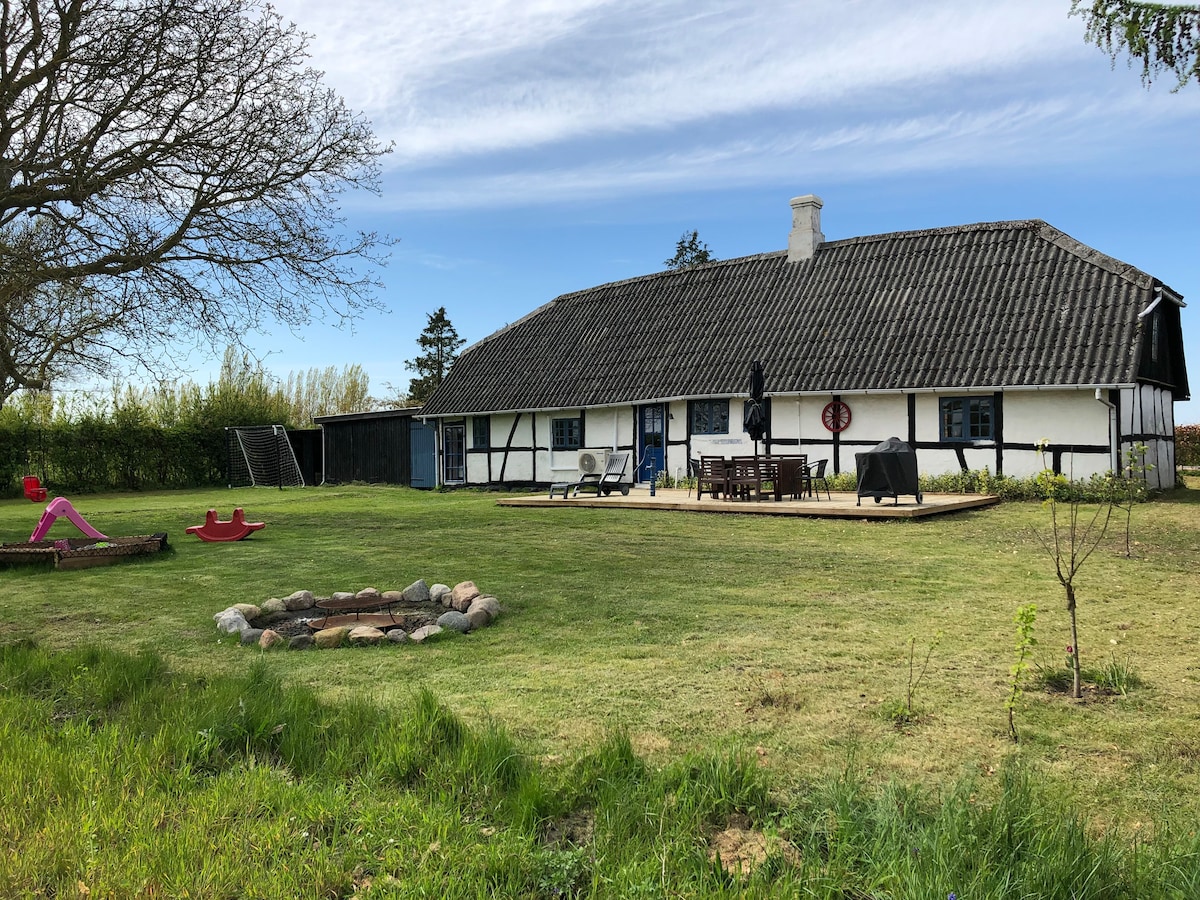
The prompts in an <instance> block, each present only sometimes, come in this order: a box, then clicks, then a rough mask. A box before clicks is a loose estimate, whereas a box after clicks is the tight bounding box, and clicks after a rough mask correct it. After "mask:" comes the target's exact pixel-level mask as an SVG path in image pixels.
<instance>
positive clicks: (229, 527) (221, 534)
mask: <svg viewBox="0 0 1200 900" xmlns="http://www.w3.org/2000/svg"><path fill="white" fill-rule="evenodd" d="M266 527H267V523H266V522H247V521H246V513H245V512H244V511H243V510H242V508H241V507H240V506H239V507H238V508H237V509H235V510H234V511H233V518H232V519H230V520H229V521H228V522H222V521H221V520H220V519H218V518H217V511H216V510H215V509H210V510H209V511H208V512H207V513H206V514H205V516H204V524H203V525H192V526H190V527H189V528H187V529H185V531H186V532H187V533H188V534H194V535H195V536H196V537H198V538H200V540H202V541H240V540H241V539H242V538H244V537H246V536H248V535H249V534H250V532H252V531H258V530H259V529H260V528H266Z"/></svg>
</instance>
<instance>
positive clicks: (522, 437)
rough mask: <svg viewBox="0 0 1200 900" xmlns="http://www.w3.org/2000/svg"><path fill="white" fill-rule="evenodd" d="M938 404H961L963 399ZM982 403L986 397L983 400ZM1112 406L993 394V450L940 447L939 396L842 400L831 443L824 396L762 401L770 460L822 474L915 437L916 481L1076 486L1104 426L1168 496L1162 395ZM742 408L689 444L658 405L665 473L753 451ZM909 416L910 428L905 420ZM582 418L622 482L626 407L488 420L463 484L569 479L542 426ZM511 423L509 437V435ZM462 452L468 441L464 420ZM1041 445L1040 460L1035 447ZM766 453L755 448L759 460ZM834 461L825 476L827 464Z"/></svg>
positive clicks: (1105, 442)
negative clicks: (790, 461)
mask: <svg viewBox="0 0 1200 900" xmlns="http://www.w3.org/2000/svg"><path fill="white" fill-rule="evenodd" d="M946 396H955V397H960V396H970V392H965V391H964V392H954V393H953V394H950V393H947V394H946ZM986 396H992V394H991V393H990V392H989V393H988V394H986ZM1110 396H1112V397H1116V409H1115V410H1114V409H1112V408H1111V407H1110V406H1108V405H1106V404H1105V403H1104V402H1101V401H1100V400H1097V399H1096V396H1095V391H1094V390H1083V389H1081V390H1045V391H1030V390H1023V391H1007V392H1004V393H1003V395H1002V397H1001V407H1000V409H1001V415H1000V419H999V422H998V423H997V424H998V426H999V427H1000V428H1001V436H1002V441H1003V446H1002V447H1001V448H1000V449H999V450H998V449H997V445H996V443H995V441H990V440H989V441H977V442H963V443H961V444H959V443H948V442H943V441H941V440H940V434H939V431H940V421H939V419H940V411H939V399H940V395H938V394H933V393H920V394H915V395H912V396H911V397H910V395H908V394H903V393H879V394H864V395H854V394H844V395H840V399H841V400H842V401H843V402H845V403H846V404H847V405H849V407H850V409H851V421H850V424H849V426H848V427H847V428H846V429H845V430H843V431H842V432H840V433H839V434H837V435H834V434H832V433H831V432H829V431H828V430H827V429H826V428H825V426H824V425H823V424H822V422H821V412H822V410H823V409H824V408H825V405H826V404H827V403H828V402H829V401H830V399H831V398H830V397H828V396H822V397H811V396H805V397H796V396H792V397H782V396H781V397H772V398H771V399H770V403H771V433H770V439H771V440H770V451H771V452H773V453H805V454H807V455H808V457H809V459H811V460H818V459H830V460H831V465H830V471H831V472H832V471H840V472H853V471H854V454H855V453H858V452H862V451H863V450H867V449H870V447H872V446H874V445H875V444H877V443H879V442H880V441H883V440H886V439H887V438H889V437H899V438H900V439H901V440H905V441H909V440H912V439H913V438H914V437H915V443H916V449H917V464H918V467H919V470H920V471H921V473H922V474H927V475H939V474H946V473H950V472H957V471H959V470H960V468H961V465H960V452H961V458H962V461H964V462H965V463H966V466H967V468H968V469H974V470H979V469H983V468H987V469H989V470H991V471H992V472H997V471H1003V474H1004V475H1007V476H1011V477H1016V478H1026V477H1029V476H1032V475H1035V474H1037V473H1038V472H1039V471H1041V470H1042V468H1043V467H1044V465H1046V464H1047V463H1057V465H1058V466H1059V468H1060V470H1061V471H1062V472H1063V473H1064V474H1070V475H1072V476H1073V477H1074V478H1077V479H1086V478H1088V477H1090V476H1092V475H1099V474H1103V473H1105V472H1108V471H1109V470H1110V469H1111V468H1112V467H1113V458H1114V457H1113V448H1112V441H1113V436H1112V426H1113V425H1114V424H1115V426H1116V427H1117V428H1118V429H1119V433H1120V435H1121V437H1122V441H1121V445H1120V453H1121V456H1120V457H1119V458H1120V459H1123V458H1124V453H1125V451H1126V450H1128V449H1129V448H1130V447H1132V446H1134V445H1135V444H1138V443H1142V444H1145V445H1146V447H1147V454H1146V462H1147V463H1148V464H1150V465H1152V466H1153V467H1154V468H1153V470H1151V472H1150V473H1149V475H1148V479H1147V480H1148V481H1149V483H1150V484H1151V486H1153V487H1160V486H1161V487H1169V486H1171V482H1172V480H1173V477H1174V464H1175V454H1174V451H1175V447H1174V429H1175V423H1174V415H1173V408H1172V395H1171V393H1170V392H1169V391H1164V390H1162V389H1159V388H1156V387H1153V386H1148V385H1147V386H1141V387H1138V388H1135V389H1126V390H1122V391H1120V392H1119V396H1118V393H1117V392H1109V391H1104V392H1103V393H1102V397H1103V398H1104V399H1105V400H1107V399H1109V397H1110ZM742 410H743V401H742V399H741V398H733V399H731V400H730V401H729V433H728V434H719V435H691V434H689V433H688V432H689V429H690V425H691V422H690V417H689V415H688V402H687V401H684V400H680V401H672V402H670V403H667V404H666V411H667V417H666V429H667V433H666V471H667V472H668V473H669V474H671V475H672V476H675V477H681V476H683V475H685V474H686V473H687V471H688V469H687V467H688V462H689V459H692V460H694V459H697V458H699V457H700V456H702V455H714V456H726V457H728V456H733V455H740V454H750V453H753V452H754V442H753V441H751V440H750V439H749V438H748V437H747V436H746V434H745V433H744V432H743V431H742V426H741V422H742ZM910 410H911V417H912V421H911V423H910ZM581 414H582V416H583V420H584V426H583V443H584V449H609V450H612V449H616V450H627V451H629V452H630V473H632V472H633V471H634V470H635V468H636V465H637V461H638V460H637V454H638V450H639V448H638V447H637V434H636V423H637V407H635V406H619V407H606V408H599V409H587V410H583V411H580V410H577V409H574V410H543V411H538V412H536V413H521V414H515V413H503V414H497V415H493V416H491V417H490V418H491V428H490V434H491V446H490V448H488V449H486V450H484V449H482V448H475V447H469V449H468V453H467V482H468V483H469V484H489V483H493V484H494V483H505V484H548V483H551V482H555V481H568V480H572V479H573V478H574V477H575V476H576V475H577V474H578V471H579V470H578V456H579V451H578V450H552V449H550V448H551V444H552V422H553V420H554V419H556V418H561V417H575V416H579V415H581ZM514 423H515V428H514ZM467 439H468V443H470V441H471V440H472V439H473V435H472V429H471V421H470V418H469V417H468V419H467ZM1041 441H1046V442H1047V443H1048V445H1049V448H1050V449H1049V451H1048V452H1047V454H1046V455H1045V457H1043V455H1042V454H1041V453H1040V452H1039V451H1038V450H1037V446H1038V444H1039V442H1041ZM766 449H767V444H766V442H763V443H760V445H759V451H760V452H762V451H765V450H766ZM833 460H836V461H837V465H836V467H835V466H834V465H833V463H832V461H833Z"/></svg>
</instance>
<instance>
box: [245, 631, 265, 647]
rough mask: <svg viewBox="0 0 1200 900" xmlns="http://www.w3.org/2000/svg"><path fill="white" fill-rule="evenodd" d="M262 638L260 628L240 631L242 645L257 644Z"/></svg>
mask: <svg viewBox="0 0 1200 900" xmlns="http://www.w3.org/2000/svg"><path fill="white" fill-rule="evenodd" d="M262 636H263V630H262V629H261V628H245V629H243V630H242V643H243V644H257V643H258V641H259V638H261V637H262Z"/></svg>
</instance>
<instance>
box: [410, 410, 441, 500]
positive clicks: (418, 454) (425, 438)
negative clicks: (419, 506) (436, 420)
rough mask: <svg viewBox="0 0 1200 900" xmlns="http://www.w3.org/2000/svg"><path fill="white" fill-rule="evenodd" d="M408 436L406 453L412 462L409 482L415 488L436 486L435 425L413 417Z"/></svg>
mask: <svg viewBox="0 0 1200 900" xmlns="http://www.w3.org/2000/svg"><path fill="white" fill-rule="evenodd" d="M408 436H409V437H408V440H409V443H408V455H409V461H410V462H411V464H412V468H411V470H410V471H411V472H412V477H411V479H410V480H409V484H411V485H412V486H413V487H415V488H435V487H437V442H436V440H435V438H436V437H437V429H436V427H435V426H434V425H432V424H430V423H429V422H418V421H417V420H416V419H413V421H412V425H411V427H410V428H409V432H408Z"/></svg>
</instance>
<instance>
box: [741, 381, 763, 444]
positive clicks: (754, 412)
mask: <svg viewBox="0 0 1200 900" xmlns="http://www.w3.org/2000/svg"><path fill="white" fill-rule="evenodd" d="M765 381H766V377H765V376H764V375H763V367H762V363H760V362H759V361H758V360H757V359H756V360H755V361H754V362H752V363H750V399H749V400H748V401H746V414H745V418H744V420H743V422H742V427H743V428H744V429H745V431H746V434H748V435H750V439H751V440H752V441H754V455H755V456H757V455H758V442H759V441H761V440H762V439H763V438H764V437H765V436H766V434H767V412H766V410H765V409H764V408H763V390H764V389H765Z"/></svg>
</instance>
